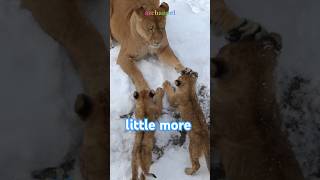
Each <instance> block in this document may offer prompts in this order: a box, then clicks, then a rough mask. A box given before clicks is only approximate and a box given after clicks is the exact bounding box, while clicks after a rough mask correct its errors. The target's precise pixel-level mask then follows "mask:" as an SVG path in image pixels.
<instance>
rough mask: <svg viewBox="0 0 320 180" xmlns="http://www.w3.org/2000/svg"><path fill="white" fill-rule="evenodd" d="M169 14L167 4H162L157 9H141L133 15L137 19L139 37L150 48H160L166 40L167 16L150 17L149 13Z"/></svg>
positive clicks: (136, 25)
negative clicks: (163, 40) (164, 39)
mask: <svg viewBox="0 0 320 180" xmlns="http://www.w3.org/2000/svg"><path fill="white" fill-rule="evenodd" d="M154 11H157V12H168V11H169V6H168V4H167V3H162V4H161V5H160V6H159V7H158V8H157V9H147V8H144V7H140V8H138V9H136V10H135V11H134V13H133V17H132V18H133V19H135V27H134V28H135V29H136V31H137V33H138V34H139V36H140V37H141V38H142V39H143V40H144V41H145V42H146V43H147V44H148V46H149V47H150V48H159V47H160V45H161V42H162V39H163V38H164V36H165V35H164V33H165V25H166V16H163V15H150V14H149V13H151V12H153V13H154Z"/></svg>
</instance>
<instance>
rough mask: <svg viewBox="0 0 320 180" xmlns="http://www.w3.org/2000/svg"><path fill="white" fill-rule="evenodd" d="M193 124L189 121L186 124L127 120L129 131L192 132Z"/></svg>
mask: <svg viewBox="0 0 320 180" xmlns="http://www.w3.org/2000/svg"><path fill="white" fill-rule="evenodd" d="M191 129H192V124H191V123H190V122H188V121H185V122H160V123H159V124H156V123H155V122H149V121H148V119H146V118H145V119H143V120H137V119H134V118H129V119H126V130H127V131H155V130H160V131H183V130H185V131H190V130H191Z"/></svg>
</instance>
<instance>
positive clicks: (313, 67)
mask: <svg viewBox="0 0 320 180" xmlns="http://www.w3.org/2000/svg"><path fill="white" fill-rule="evenodd" d="M226 3H227V4H228V5H229V6H230V8H231V9H232V10H234V11H235V12H236V13H237V14H238V15H240V16H242V17H247V18H250V19H252V20H254V21H256V22H259V23H261V24H263V25H264V26H265V27H266V28H267V29H268V30H270V31H274V32H278V33H280V34H281V36H282V38H283V51H282V54H281V56H280V58H279V68H278V74H277V75H278V87H279V91H278V92H279V100H280V104H281V107H282V109H281V110H282V114H283V117H284V123H283V125H284V128H285V129H286V130H287V131H288V132H289V139H290V141H291V143H292V145H293V149H294V151H295V153H296V155H297V159H298V161H299V162H300V165H301V166H302V169H303V173H304V175H305V177H306V179H307V180H316V179H317V180H319V179H320V142H319V137H320V96H319V95H320V74H319V67H320V52H319V50H318V49H319V39H320V34H319V32H320V23H319V15H320V14H319V7H320V2H319V1H318V0H310V1H299V0H282V1H278V0H269V1H265V0H242V1H237V0H226ZM213 40H214V41H215V42H217V43H215V44H214V47H212V49H213V50H214V52H217V50H218V49H219V47H221V46H222V45H223V40H221V39H216V38H214V39H213Z"/></svg>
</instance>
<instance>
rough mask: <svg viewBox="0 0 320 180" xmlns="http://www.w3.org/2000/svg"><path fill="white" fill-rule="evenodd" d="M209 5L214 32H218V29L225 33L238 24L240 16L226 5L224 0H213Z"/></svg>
mask: <svg viewBox="0 0 320 180" xmlns="http://www.w3.org/2000/svg"><path fill="white" fill-rule="evenodd" d="M211 7H212V8H211V9H210V10H211V19H212V21H213V25H214V28H213V29H214V31H215V32H217V33H218V31H219V30H220V31H222V32H223V33H227V32H228V31H230V30H231V29H232V28H234V27H236V26H238V25H239V21H240V17H238V16H237V15H236V14H234V13H233V12H232V11H231V10H230V9H229V8H228V7H227V5H226V4H225V2H224V0H213V1H212V6H211ZM217 29H218V30H217Z"/></svg>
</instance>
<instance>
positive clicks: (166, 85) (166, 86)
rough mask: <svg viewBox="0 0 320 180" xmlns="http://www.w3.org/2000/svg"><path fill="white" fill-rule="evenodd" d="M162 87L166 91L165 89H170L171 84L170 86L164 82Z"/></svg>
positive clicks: (167, 82)
mask: <svg viewBox="0 0 320 180" xmlns="http://www.w3.org/2000/svg"><path fill="white" fill-rule="evenodd" d="M162 87H163V88H164V89H166V88H169V87H171V84H170V82H169V81H165V82H164V83H163V84H162Z"/></svg>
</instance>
